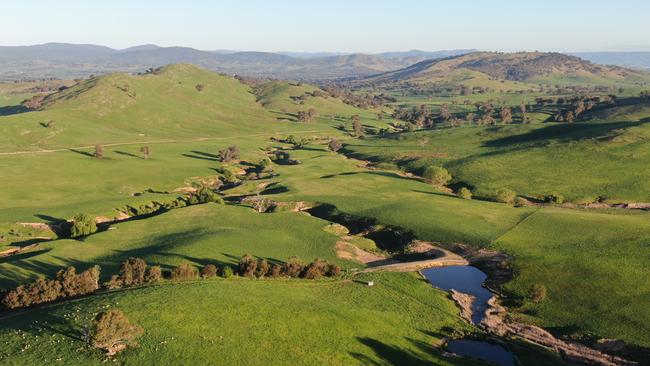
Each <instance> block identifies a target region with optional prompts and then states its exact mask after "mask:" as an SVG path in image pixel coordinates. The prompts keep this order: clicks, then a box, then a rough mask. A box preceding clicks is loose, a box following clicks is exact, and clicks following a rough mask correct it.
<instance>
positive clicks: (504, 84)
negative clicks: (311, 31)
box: [358, 52, 650, 90]
mask: <svg viewBox="0 0 650 366" xmlns="http://www.w3.org/2000/svg"><path fill="white" fill-rule="evenodd" d="M406 82H408V83H411V84H415V85H418V84H420V85H421V84H440V83H441V82H442V83H443V84H444V83H445V82H446V83H452V82H454V83H455V84H456V85H458V84H463V85H466V86H470V87H474V86H480V87H484V88H492V89H494V90H518V89H521V90H525V89H526V88H536V87H537V84H547V85H578V86H580V85H592V86H593V85H601V86H612V85H620V86H622V85H627V86H630V87H642V86H647V85H648V83H649V82H650V74H648V73H644V72H640V71H635V70H630V69H625V68H622V67H615V66H603V65H596V64H592V63H590V62H588V61H585V60H582V59H580V58H578V57H575V56H568V55H564V54H560V53H543V52H517V53H498V52H474V53H469V54H464V55H460V56H453V57H448V58H444V59H437V60H427V61H422V62H420V63H417V64H415V65H412V66H409V67H406V68H404V69H400V70H396V71H390V72H387V73H384V74H379V75H374V76H369V77H366V78H362V79H360V80H359V81H358V83H359V84H361V85H364V84H366V85H367V84H372V85H390V84H395V83H398V84H399V83H406ZM515 82H520V83H522V84H517V83H515ZM500 84H501V85H500Z"/></svg>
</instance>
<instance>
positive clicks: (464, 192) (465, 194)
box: [456, 187, 472, 200]
mask: <svg viewBox="0 0 650 366" xmlns="http://www.w3.org/2000/svg"><path fill="white" fill-rule="evenodd" d="M456 194H457V195H458V197H460V198H462V199H464V200H471V199H472V191H470V190H469V188H466V187H461V188H460V189H459V190H458V193H456Z"/></svg>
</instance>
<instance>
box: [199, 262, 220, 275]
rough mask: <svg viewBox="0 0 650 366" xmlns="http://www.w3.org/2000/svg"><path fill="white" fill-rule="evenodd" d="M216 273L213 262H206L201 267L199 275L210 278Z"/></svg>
mask: <svg viewBox="0 0 650 366" xmlns="http://www.w3.org/2000/svg"><path fill="white" fill-rule="evenodd" d="M216 275H217V266H215V265H214V264H206V265H205V266H203V268H201V277H202V278H212V277H215V276H216Z"/></svg>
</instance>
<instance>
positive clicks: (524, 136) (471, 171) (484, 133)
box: [346, 106, 650, 202]
mask: <svg viewBox="0 0 650 366" xmlns="http://www.w3.org/2000/svg"><path fill="white" fill-rule="evenodd" d="M625 108H635V109H636V114H631V113H630V111H628V110H625V111H620V112H618V113H625V114H627V118H621V120H619V119H617V118H615V117H620V115H616V114H615V115H611V116H610V117H609V118H607V119H606V120H591V121H588V122H581V123H574V124H566V123H565V124H558V123H544V124H541V123H533V124H528V125H509V126H483V127H460V128H453V129H442V130H435V131H420V132H414V133H404V134H400V135H398V136H396V138H392V139H374V140H364V141H359V142H354V143H350V144H349V145H348V146H347V147H346V148H347V149H348V150H350V151H351V152H354V153H356V154H358V155H359V156H361V157H364V158H367V159H371V160H375V161H383V162H392V163H395V164H397V165H400V166H402V167H403V168H404V169H406V170H409V171H413V172H416V173H421V172H422V170H423V169H424V168H425V167H426V166H429V165H443V166H445V167H446V168H447V169H449V171H450V172H451V173H452V175H453V176H454V179H455V181H457V182H463V183H465V184H468V185H469V186H471V187H472V189H473V191H474V192H475V194H476V195H478V196H490V195H491V194H493V193H494V191H496V190H497V189H499V188H502V187H507V188H510V189H513V190H515V191H516V192H518V193H519V194H522V195H525V196H530V197H540V196H544V195H547V194H551V193H560V194H563V195H564V196H565V197H566V198H567V199H569V200H572V201H575V202H593V201H595V200H596V199H597V198H598V197H604V198H605V199H606V200H609V201H613V202H621V201H637V202H648V201H650V186H649V185H648V184H647V182H649V181H650V180H649V179H650V170H648V167H647V164H646V161H647V160H648V157H649V155H648V154H650V150H649V149H648V144H647V141H648V138H649V137H650V126H649V125H648V124H647V123H646V122H645V120H641V121H639V120H636V121H633V119H635V118H637V117H641V116H644V115H646V114H645V113H647V112H645V111H646V110H639V107H638V106H637V107H625ZM613 118H615V119H613ZM626 120H628V121H626Z"/></svg>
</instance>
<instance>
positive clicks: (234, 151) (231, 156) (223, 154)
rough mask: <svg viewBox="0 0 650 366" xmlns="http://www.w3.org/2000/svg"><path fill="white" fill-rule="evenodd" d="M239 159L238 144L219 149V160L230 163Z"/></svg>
mask: <svg viewBox="0 0 650 366" xmlns="http://www.w3.org/2000/svg"><path fill="white" fill-rule="evenodd" d="M235 159H239V148H238V147H237V146H228V148H226V149H223V150H220V151H219V161H221V162H222V163H228V162H231V161H233V160H235Z"/></svg>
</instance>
